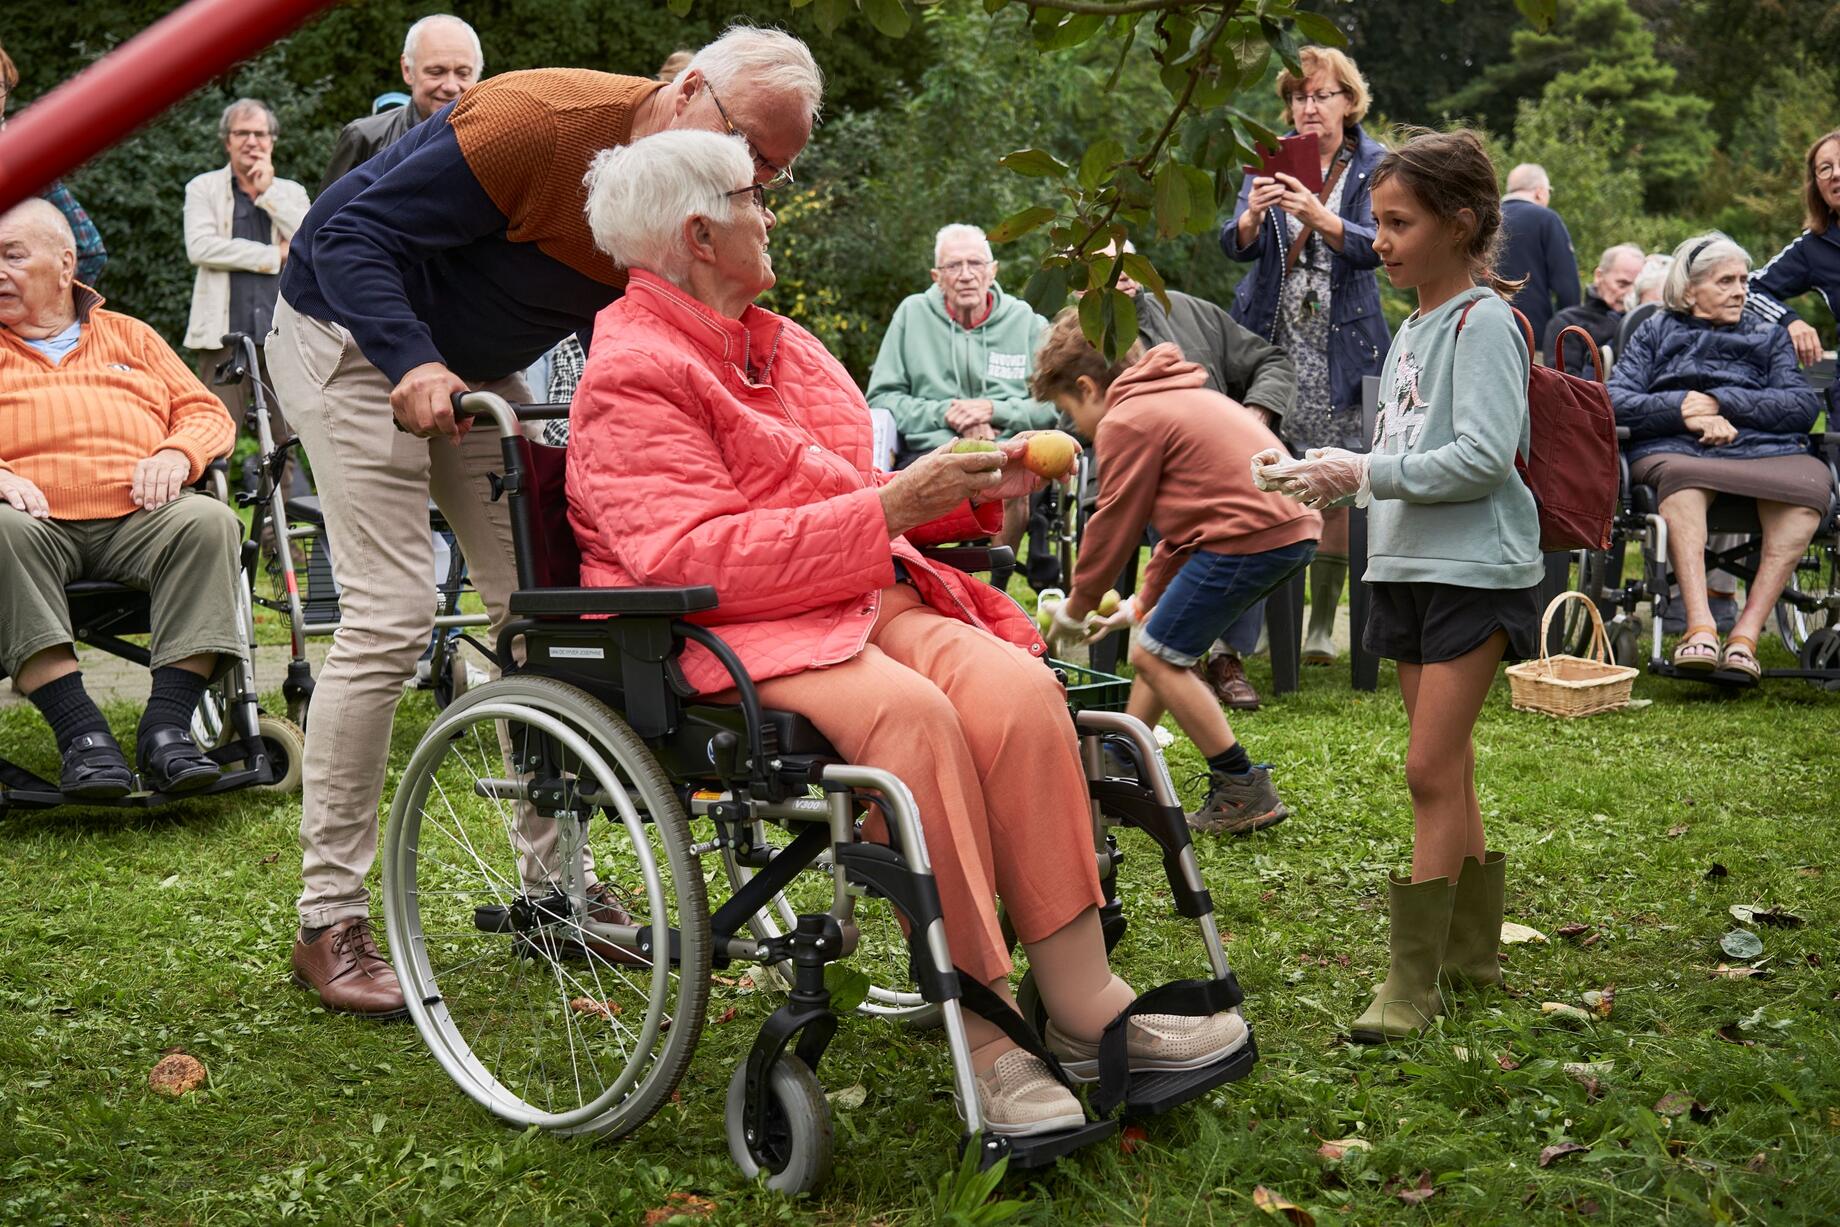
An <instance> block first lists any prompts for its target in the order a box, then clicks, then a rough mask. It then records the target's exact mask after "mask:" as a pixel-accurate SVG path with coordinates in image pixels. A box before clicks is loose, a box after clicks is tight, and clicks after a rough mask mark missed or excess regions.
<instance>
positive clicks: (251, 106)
mask: <svg viewBox="0 0 1840 1227" xmlns="http://www.w3.org/2000/svg"><path fill="white" fill-rule="evenodd" d="M244 111H260V112H262V114H263V116H264V117H265V118H266V119H267V120H268V133H269V135H270V136H280V135H281V121H280V120H278V119H276V118H275V113H274V112H273V111H271V110H269V107H268V103H266V102H263V101H262V100H261V99H260V98H238V99H237V100H236V101H235V102H233V103H231V104H230V105H229V106H227V107H225V108H224V113H223V114H222V115H220V116H218V117H217V139H218V140H220V141H227V140H229V139H230V124H231V121H233V120H234V119H235V118H236V117H237V116H238V115H241V114H242V113H243V112H244Z"/></svg>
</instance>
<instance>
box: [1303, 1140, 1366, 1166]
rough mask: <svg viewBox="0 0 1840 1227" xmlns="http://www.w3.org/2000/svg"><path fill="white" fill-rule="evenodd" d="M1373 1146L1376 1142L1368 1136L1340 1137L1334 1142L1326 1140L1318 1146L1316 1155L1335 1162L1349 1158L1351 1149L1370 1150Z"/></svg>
mask: <svg viewBox="0 0 1840 1227" xmlns="http://www.w3.org/2000/svg"><path fill="white" fill-rule="evenodd" d="M1373 1148H1374V1144H1373V1143H1372V1142H1370V1141H1368V1140H1367V1139H1366V1138H1338V1139H1337V1140H1335V1141H1333V1142H1324V1143H1323V1144H1322V1145H1321V1146H1318V1147H1317V1148H1316V1155H1317V1157H1318V1158H1322V1159H1328V1160H1329V1161H1330V1162H1335V1161H1337V1160H1341V1159H1345V1158H1347V1157H1348V1152H1349V1151H1351V1150H1359V1151H1369V1150H1372V1149H1373Z"/></svg>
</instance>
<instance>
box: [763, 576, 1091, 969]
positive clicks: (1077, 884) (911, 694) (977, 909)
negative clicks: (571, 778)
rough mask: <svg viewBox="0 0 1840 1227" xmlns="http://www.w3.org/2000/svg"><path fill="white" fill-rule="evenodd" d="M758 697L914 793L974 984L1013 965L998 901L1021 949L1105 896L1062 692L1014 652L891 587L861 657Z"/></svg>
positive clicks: (954, 937) (767, 688) (955, 948)
mask: <svg viewBox="0 0 1840 1227" xmlns="http://www.w3.org/2000/svg"><path fill="white" fill-rule="evenodd" d="M759 689H760V700H761V702H762V703H763V704H765V705H766V706H768V707H776V708H780V709H782V710H786V711H795V712H798V713H799V714H800V715H802V716H804V717H805V718H806V719H808V720H810V721H811V722H812V723H813V724H814V725H816V726H817V727H818V730H819V731H820V732H821V733H823V734H824V736H825V737H826V738H827V739H828V740H829V741H830V743H831V744H832V745H833V746H835V747H836V749H837V752H838V753H839V754H840V755H842V756H843V757H844V758H845V759H846V760H847V761H849V762H852V763H859V764H862V765H863V766H868V767H879V768H881V769H883V770H886V771H891V772H893V773H894V774H896V775H898V776H900V777H901V779H902V781H903V782H904V783H906V785H907V786H908V788H909V789H911V790H912V792H913V794H914V801H915V802H916V803H917V804H918V805H919V807H920V822H921V826H922V828H923V829H924V831H925V833H926V846H927V852H928V853H929V854H930V856H931V858H932V862H933V875H934V877H935V878H937V880H938V883H939V900H940V908H941V910H942V911H943V912H944V914H945V926H946V938H947V940H948V941H949V942H950V943H951V946H952V959H953V961H954V962H956V963H957V964H958V965H959V966H960V967H961V968H963V969H964V970H966V971H968V972H970V973H971V974H973V975H975V976H976V977H977V978H978V979H979V980H981V981H983V982H984V983H989V982H991V981H992V980H996V979H998V978H1000V977H1002V976H1007V975H1008V974H1009V971H1010V958H1009V945H1008V943H1007V942H1005V941H1004V940H1003V933H1002V929H1001V926H1000V925H999V924H998V922H997V909H996V902H995V899H996V897H997V896H1000V897H1001V898H1002V900H1003V903H1004V906H1005V907H1006V908H1007V909H1008V912H1009V918H1010V923H1011V924H1012V925H1013V926H1014V928H1015V930H1016V936H1017V938H1018V939H1019V940H1021V941H1023V942H1035V941H1040V940H1041V939H1042V938H1045V937H1047V936H1049V935H1050V934H1052V933H1054V932H1056V931H1058V930H1059V929H1060V928H1061V927H1062V926H1064V925H1066V924H1067V923H1069V922H1070V921H1072V920H1073V919H1074V918H1075V917H1076V916H1078V915H1079V914H1080V913H1081V912H1082V911H1084V910H1085V909H1087V908H1089V907H1097V906H1099V905H1100V904H1102V903H1103V902H1104V898H1103V897H1102V896H1101V894H1100V891H1099V871H1098V867H1097V865H1096V864H1095V863H1094V858H1093V841H1092V816H1091V809H1090V807H1089V802H1088V799H1087V790H1086V775H1085V772H1084V771H1083V770H1081V767H1080V759H1079V741H1078V738H1077V737H1076V736H1075V734H1074V729H1073V721H1072V719H1071V718H1070V717H1069V716H1068V714H1067V696H1066V694H1065V693H1064V692H1063V691H1062V689H1061V686H1060V684H1059V682H1057V681H1056V680H1055V677H1054V674H1053V673H1052V672H1051V671H1050V670H1049V669H1048V668H1047V666H1046V665H1044V664H1043V663H1042V662H1041V661H1039V660H1037V659H1035V658H1034V657H1032V656H1030V655H1029V654H1028V653H1027V652H1024V651H1023V650H1022V649H1021V648H1018V647H1016V646H1015V645H1013V644H1010V643H1005V642H1004V641H1003V640H1001V639H998V638H997V637H996V636H994V635H991V634H989V633H988V632H985V631H981V630H978V629H977V628H976V627H973V626H968V625H966V624H965V623H963V622H959V621H957V620H956V619H953V618H949V617H947V616H945V615H944V614H941V613H938V612H936V611H934V610H933V609H932V608H930V607H929V606H927V605H926V604H925V603H923V602H922V601H921V599H920V597H919V595H918V594H917V593H916V592H915V591H914V590H913V588H911V587H910V586H908V585H906V584H895V585H893V586H892V587H889V588H885V589H883V590H882V602H881V611H880V613H879V615H878V616H877V618H876V622H875V627H874V629H873V630H871V631H870V632H869V642H868V644H867V645H866V646H865V647H864V648H863V650H862V652H861V653H859V654H858V655H856V656H854V657H852V658H851V659H850V660H847V661H845V662H844V663H843V664H840V665H834V666H832V667H830V668H828V669H811V670H808V671H806V672H804V673H795V674H792V675H790V676H788V677H776V678H773V679H771V680H769V681H765V682H762V683H760V687H759Z"/></svg>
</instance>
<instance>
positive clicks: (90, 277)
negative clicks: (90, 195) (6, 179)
mask: <svg viewBox="0 0 1840 1227" xmlns="http://www.w3.org/2000/svg"><path fill="white" fill-rule="evenodd" d="M45 199H46V200H49V201H50V202H51V203H52V204H54V205H56V206H57V207H58V208H59V209H60V210H62V212H63V214H64V217H65V219H66V220H67V221H69V222H70V230H71V233H73V234H75V235H76V236H77V280H78V281H81V282H82V283H83V284H84V285H87V286H90V287H91V288H94V286H95V284H96V279H97V278H98V277H100V276H102V266H103V265H105V264H107V263H108V262H109V249H108V248H106V247H104V246H103V245H102V233H101V232H100V231H99V230H97V229H96V223H95V222H93V221H91V220H90V219H89V214H88V212H86V211H85V210H84V208H83V206H82V205H80V204H78V203H77V198H76V197H75V196H72V195H71V194H70V189H69V188H67V187H65V186H64V181H63V180H62V179H59V180H58V181H57V182H56V183H53V184H52V185H51V186H50V187H49V188H48V189H46V191H45Z"/></svg>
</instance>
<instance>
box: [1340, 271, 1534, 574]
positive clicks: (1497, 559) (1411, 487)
mask: <svg viewBox="0 0 1840 1227" xmlns="http://www.w3.org/2000/svg"><path fill="white" fill-rule="evenodd" d="M1471 301H1475V303H1476V306H1475V308H1474V309H1473V310H1471V311H1470V313H1469V319H1468V320H1467V321H1465V322H1464V324H1463V332H1462V336H1461V339H1459V337H1458V334H1457V319H1458V317H1459V316H1461V315H1462V314H1463V308H1464V307H1465V306H1466V305H1468V304H1469V303H1470V302H1471ZM1527 372H1528V356H1527V345H1526V342H1525V341H1524V340H1523V339H1522V337H1521V331H1520V327H1519V325H1518V324H1516V323H1515V320H1514V315H1513V312H1512V311H1511V310H1510V309H1509V307H1508V304H1507V303H1505V302H1504V301H1502V299H1501V298H1500V297H1498V296H1497V295H1496V294H1494V293H1493V292H1492V291H1490V290H1486V289H1476V290H1472V291H1470V292H1467V293H1463V294H1459V295H1457V296H1456V297H1455V298H1453V299H1451V300H1450V301H1449V302H1447V303H1445V304H1444V305H1443V306H1441V307H1439V308H1438V309H1437V310H1435V311H1433V312H1432V313H1431V314H1429V315H1425V316H1421V315H1420V314H1419V313H1417V312H1413V314H1412V316H1411V317H1410V318H1409V319H1407V320H1406V322H1405V323H1404V324H1402V325H1400V328H1399V332H1398V334H1397V335H1396V336H1394V338H1393V346H1392V348H1391V349H1389V350H1388V351H1387V354H1386V361H1385V363H1383V364H1382V366H1381V368H1380V408H1379V414H1378V417H1377V418H1376V420H1375V423H1374V440H1373V459H1372V460H1371V461H1370V467H1369V470H1368V472H1369V480H1370V482H1371V483H1372V486H1373V493H1374V501H1373V504H1372V506H1371V507H1370V508H1369V510H1368V529H1367V531H1368V540H1367V574H1366V576H1365V577H1364V578H1365V579H1366V580H1367V581H1368V582H1369V583H1434V584H1457V585H1461V586H1463V587H1466V588H1530V587H1532V586H1533V585H1535V584H1537V583H1539V582H1540V580H1541V579H1542V578H1543V576H1544V574H1545V569H1544V567H1543V566H1542V565H1541V560H1540V525H1539V517H1538V514H1537V512H1536V511H1535V508H1534V503H1533V493H1532V491H1530V490H1528V489H1527V486H1526V484H1525V483H1524V482H1522V481H1521V479H1520V475H1519V474H1518V473H1516V472H1515V471H1514V454H1515V452H1516V451H1517V450H1521V449H1525V448H1526V447H1527V438H1528V419H1527Z"/></svg>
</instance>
